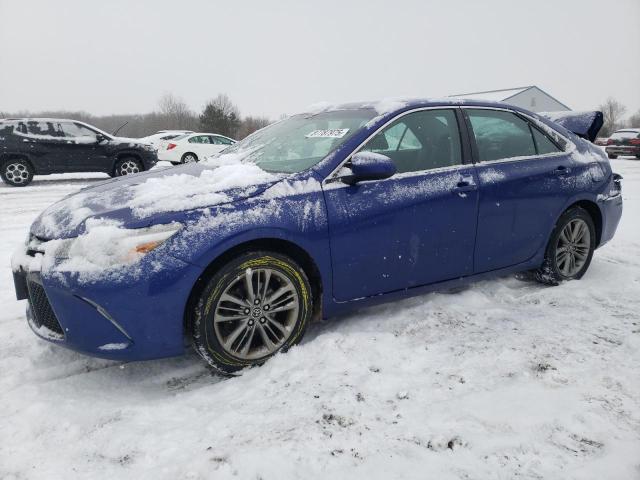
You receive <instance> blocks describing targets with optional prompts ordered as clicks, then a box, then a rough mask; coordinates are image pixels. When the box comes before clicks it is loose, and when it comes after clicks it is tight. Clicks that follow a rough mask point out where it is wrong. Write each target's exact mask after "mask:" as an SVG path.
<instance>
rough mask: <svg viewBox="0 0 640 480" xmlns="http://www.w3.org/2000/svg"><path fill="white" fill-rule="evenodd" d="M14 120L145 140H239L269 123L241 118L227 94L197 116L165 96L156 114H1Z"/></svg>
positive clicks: (215, 100) (255, 118)
mask: <svg viewBox="0 0 640 480" xmlns="http://www.w3.org/2000/svg"><path fill="white" fill-rule="evenodd" d="M14 117H51V118H68V119H71V120H78V121H81V122H85V123H88V124H90V125H95V126H96V127H98V128H99V129H101V130H104V131H105V132H109V133H112V132H114V131H116V130H117V129H120V130H119V131H118V135H119V136H122V137H132V138H140V137H145V136H147V135H151V134H153V133H156V132H157V131H159V130H193V131H194V132H207V133H219V134H221V135H225V136H227V137H231V138H235V139H237V140H240V139H242V138H244V137H246V136H247V135H250V134H252V133H253V132H255V131H256V130H259V129H261V128H263V127H266V126H267V125H269V124H270V123H272V121H271V120H270V119H269V118H267V117H259V116H246V117H242V116H241V115H240V110H239V109H238V107H237V106H236V105H235V104H234V103H233V102H232V101H231V99H230V98H229V96H228V95H226V94H220V95H218V96H217V97H215V98H213V99H212V100H209V101H208V102H207V103H206V105H205V106H204V107H203V108H202V112H201V113H199V114H198V113H196V112H194V111H193V110H192V109H190V108H189V106H188V105H187V104H186V103H185V102H184V100H182V99H181V98H179V97H177V96H175V95H173V94H170V93H168V94H165V95H163V96H162V97H161V98H160V100H159V101H158V106H157V110H156V111H153V112H151V113H145V114H124V115H92V114H90V113H87V112H83V111H64V110H59V111H41V112H36V113H34V112H26V111H23V112H11V113H10V112H1V111H0V118H14ZM122 125H124V127H122ZM120 127H122V128H120Z"/></svg>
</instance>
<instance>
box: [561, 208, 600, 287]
mask: <svg viewBox="0 0 640 480" xmlns="http://www.w3.org/2000/svg"><path fill="white" fill-rule="evenodd" d="M590 249H591V232H590V231H589V226H588V225H587V222H585V221H584V220H582V219H580V218H576V219H574V220H571V221H570V222H569V223H567V224H566V225H565V226H564V228H563V229H562V231H561V232H560V236H559V237H558V243H557V245H556V265H557V267H558V270H559V271H560V273H561V274H562V275H563V276H564V277H573V276H574V275H576V274H577V273H578V272H580V270H581V269H582V267H583V266H584V264H585V263H586V262H587V260H588V258H589V252H590Z"/></svg>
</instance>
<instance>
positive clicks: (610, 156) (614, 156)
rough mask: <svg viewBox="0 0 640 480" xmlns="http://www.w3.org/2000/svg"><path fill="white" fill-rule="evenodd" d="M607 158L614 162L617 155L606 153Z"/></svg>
mask: <svg viewBox="0 0 640 480" xmlns="http://www.w3.org/2000/svg"><path fill="white" fill-rule="evenodd" d="M607 156H608V157H609V158H610V159H611V160H615V159H616V158H618V155H614V154H613V153H607Z"/></svg>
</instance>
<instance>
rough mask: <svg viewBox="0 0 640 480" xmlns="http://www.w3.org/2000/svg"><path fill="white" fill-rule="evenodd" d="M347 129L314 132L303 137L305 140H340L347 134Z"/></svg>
mask: <svg viewBox="0 0 640 480" xmlns="http://www.w3.org/2000/svg"><path fill="white" fill-rule="evenodd" d="M348 131H349V129H348V128H333V129H330V130H314V131H313V132H309V133H307V134H306V135H305V137H306V138H342V137H344V136H345V135H346V134H347V132H348Z"/></svg>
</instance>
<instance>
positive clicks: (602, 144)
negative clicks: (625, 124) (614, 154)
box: [593, 137, 609, 147]
mask: <svg viewBox="0 0 640 480" xmlns="http://www.w3.org/2000/svg"><path fill="white" fill-rule="evenodd" d="M608 141H609V137H598V138H596V140H595V142H593V143H595V144H596V145H599V146H600V147H605V146H606V145H607V142H608Z"/></svg>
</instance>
